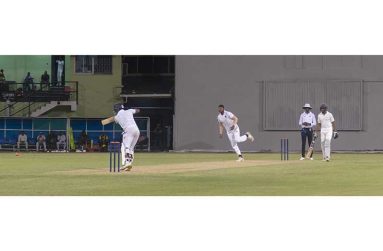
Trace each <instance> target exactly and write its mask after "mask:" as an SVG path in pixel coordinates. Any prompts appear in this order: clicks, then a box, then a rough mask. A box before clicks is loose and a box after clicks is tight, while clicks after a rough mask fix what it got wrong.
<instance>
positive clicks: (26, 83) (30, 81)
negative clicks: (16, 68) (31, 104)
mask: <svg viewBox="0 0 383 251" xmlns="http://www.w3.org/2000/svg"><path fill="white" fill-rule="evenodd" d="M30 84H32V89H34V83H33V78H32V76H31V73H30V72H28V73H27V76H26V77H25V79H24V85H23V89H24V91H29V90H30V89H31V88H30V86H29V85H30Z"/></svg>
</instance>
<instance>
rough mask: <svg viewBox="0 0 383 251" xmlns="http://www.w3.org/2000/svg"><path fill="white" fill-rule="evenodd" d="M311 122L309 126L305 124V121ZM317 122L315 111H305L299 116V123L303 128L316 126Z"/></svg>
mask: <svg viewBox="0 0 383 251" xmlns="http://www.w3.org/2000/svg"><path fill="white" fill-rule="evenodd" d="M305 122H306V123H310V124H311V125H309V126H305V125H303V123H305ZM316 124H317V121H316V119H315V115H314V113H312V112H309V113H306V112H303V113H302V114H301V116H300V118H299V125H300V126H301V127H302V128H312V127H314V126H316Z"/></svg>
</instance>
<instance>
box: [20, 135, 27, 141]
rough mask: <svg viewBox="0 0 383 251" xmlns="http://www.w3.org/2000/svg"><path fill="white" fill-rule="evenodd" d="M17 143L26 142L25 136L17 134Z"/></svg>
mask: <svg viewBox="0 0 383 251" xmlns="http://www.w3.org/2000/svg"><path fill="white" fill-rule="evenodd" d="M18 141H19V142H26V141H27V135H26V134H24V135H21V134H19V138H18Z"/></svg>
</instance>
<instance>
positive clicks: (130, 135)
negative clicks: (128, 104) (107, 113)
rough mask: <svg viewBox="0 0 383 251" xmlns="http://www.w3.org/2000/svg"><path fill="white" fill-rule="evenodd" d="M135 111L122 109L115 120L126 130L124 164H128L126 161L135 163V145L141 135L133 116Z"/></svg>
mask: <svg viewBox="0 0 383 251" xmlns="http://www.w3.org/2000/svg"><path fill="white" fill-rule="evenodd" d="M135 113H136V110H135V109H129V110H120V111H119V112H118V113H117V115H116V116H115V117H114V121H115V122H116V123H118V124H119V125H120V126H121V128H122V129H123V130H124V132H123V133H122V144H121V156H122V166H124V165H125V164H126V161H127V162H130V163H133V159H134V147H135V146H136V144H137V141H138V137H140V130H139V129H138V126H137V124H136V121H134V118H133V114H135Z"/></svg>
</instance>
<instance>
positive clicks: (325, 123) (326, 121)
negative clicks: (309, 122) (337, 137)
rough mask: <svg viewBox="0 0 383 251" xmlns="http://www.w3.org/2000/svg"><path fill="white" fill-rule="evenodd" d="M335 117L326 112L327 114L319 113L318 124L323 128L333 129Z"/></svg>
mask: <svg viewBox="0 0 383 251" xmlns="http://www.w3.org/2000/svg"><path fill="white" fill-rule="evenodd" d="M334 121H335V120H334V116H332V114H331V113H330V112H326V114H323V113H319V114H318V124H319V123H320V124H321V128H323V129H327V128H332V124H331V123H332V122H334Z"/></svg>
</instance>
